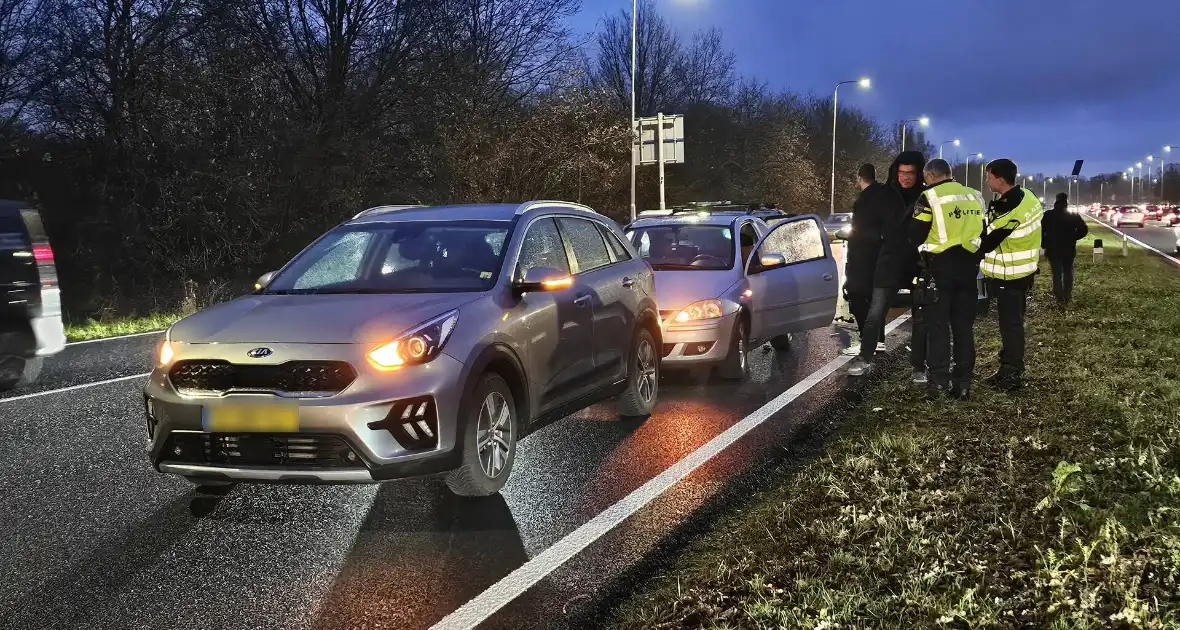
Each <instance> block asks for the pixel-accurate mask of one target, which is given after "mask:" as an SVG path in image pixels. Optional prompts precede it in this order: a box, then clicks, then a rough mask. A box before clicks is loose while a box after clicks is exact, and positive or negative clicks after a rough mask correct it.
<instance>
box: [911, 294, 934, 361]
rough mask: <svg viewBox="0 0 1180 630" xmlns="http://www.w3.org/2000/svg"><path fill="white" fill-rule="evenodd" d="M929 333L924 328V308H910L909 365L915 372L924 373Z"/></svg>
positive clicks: (925, 327)
mask: <svg viewBox="0 0 1180 630" xmlns="http://www.w3.org/2000/svg"><path fill="white" fill-rule="evenodd" d="M929 335H930V331H929V329H928V328H927V326H926V307H925V306H918V305H914V306H912V307H910V365H912V366H913V368H914V371H915V372H925V371H926V370H927V366H926V352H927V348H928V346H929V342H928V338H929Z"/></svg>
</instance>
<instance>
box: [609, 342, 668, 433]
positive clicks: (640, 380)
mask: <svg viewBox="0 0 1180 630" xmlns="http://www.w3.org/2000/svg"><path fill="white" fill-rule="evenodd" d="M659 387H660V355H659V353H657V352H656V340H655V337H653V336H652V334H651V331H649V330H647V329H646V328H640V329H639V331H638V332H637V333H636V335H635V341H634V343H633V345H632V350H631V356H630V358H629V359H628V370H627V389H625V390H624V391H623V393H622V394H621V395H620V396H619V400H618V410H619V415H620V416H622V417H624V418H643V417H647V416H649V415H651V412H652V410H653V409H655V407H656V399H657V398H658V397H659Z"/></svg>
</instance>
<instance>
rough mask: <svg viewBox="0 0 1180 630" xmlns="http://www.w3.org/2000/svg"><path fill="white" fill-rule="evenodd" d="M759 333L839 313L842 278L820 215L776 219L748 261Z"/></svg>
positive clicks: (820, 321)
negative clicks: (837, 309) (838, 304)
mask: <svg viewBox="0 0 1180 630" xmlns="http://www.w3.org/2000/svg"><path fill="white" fill-rule="evenodd" d="M746 274H747V276H748V277H749V281H750V289H751V291H752V292H753V294H752V295H751V300H750V301H751V306H752V309H751V310H752V311H753V316H754V328H755V330H757V331H758V336H759V338H762V339H766V338H770V337H775V336H778V335H782V334H786V333H791V332H802V331H805V330H811V329H812V328H822V327H824V326H827V325H829V324H831V323H832V318H833V317H835V314H836V302H837V298H838V294H839V278H838V277H837V269H836V261H835V259H833V257H832V248H831V245H830V244H829V243H828V239H827V234H826V233H825V232H824V230H823V228H822V227H821V225H820V220H819V217H817V216H815V215H804V216H799V217H791V218H789V219H785V220H782V221H779V222H776V223H775V225H774V227H773V228H772V229H771V230H770V231H769V232H767V233H766V235H765V236H764V237H762V240H760V241H759V242H758V245H757V246H756V247H755V250H754V255H753V256H751V257H750V260H749V261H748V262H747V263H746Z"/></svg>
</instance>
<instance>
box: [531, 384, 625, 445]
mask: <svg viewBox="0 0 1180 630" xmlns="http://www.w3.org/2000/svg"><path fill="white" fill-rule="evenodd" d="M626 389H627V379H623V380H620V381H618V382H616V383H611V384H610V385H607V386H605V387H602V388H600V389H597V390H594V391H592V392H590V393H589V394H586V395H585V396H582V397H581V398H576V399H574V400H572V401H570V402H568V403H566V404H564V405H562V406H560V407H556V408H554V409H551V410H549V411H547V412H545V413H543V414H541V415H540V416H539V417H537V418H536V419H534V420H533V421H532V422H531V423H529V424H528V425H527V426H526V427H524V431H523V433H522V435H521V437H524V436H526V435H528V434H530V433H532V432H533V431H536V430H538V429H541V428H543V427H545V426H548V425H550V424H553V423H554V422H557V421H558V420H561V419H562V418H564V417H566V416H568V415H570V414H573V413H577V412H579V411H581V410H583V409H585V408H586V407H589V406H590V405H593V404H595V403H600V402H602V401H604V400H606V399H608V398H614V397H615V396H618V395H619V394H622V393H623V392H624V391H626Z"/></svg>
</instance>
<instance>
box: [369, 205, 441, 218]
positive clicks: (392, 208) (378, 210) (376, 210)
mask: <svg viewBox="0 0 1180 630" xmlns="http://www.w3.org/2000/svg"><path fill="white" fill-rule="evenodd" d="M425 207H427V206H425V205H422V204H416V205H407V206H375V207H372V208H369V209H368V210H361V211H360V212H358V213H357V215H356V216H355V217H353V219H359V218H361V217H363V216H367V215H370V214H384V213H386V212H397V211H399V210H411V209H413V208H425Z"/></svg>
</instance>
